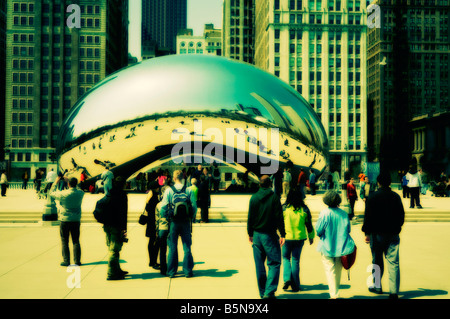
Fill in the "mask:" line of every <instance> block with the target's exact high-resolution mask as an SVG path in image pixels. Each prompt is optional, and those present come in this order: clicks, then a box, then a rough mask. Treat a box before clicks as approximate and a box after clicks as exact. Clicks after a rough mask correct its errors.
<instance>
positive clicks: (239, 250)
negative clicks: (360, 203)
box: [0, 222, 450, 299]
mask: <svg viewBox="0 0 450 319" xmlns="http://www.w3.org/2000/svg"><path fill="white" fill-rule="evenodd" d="M449 233H450V223H431V222H430V223H420V222H411V223H406V224H405V225H404V227H403V230H402V233H401V236H400V238H401V241H400V267H401V285H400V298H403V299H428V298H433V299H435V298H439V299H441V298H442V299H448V298H449V295H448V292H449V290H450V276H449V275H448V270H449V269H450V251H449V249H448V243H449V236H450V235H449ZM352 236H353V238H354V240H355V242H356V245H357V247H358V256H357V259H356V263H355V265H354V266H353V268H352V269H351V271H350V280H348V278H347V272H346V271H344V272H343V274H342V280H341V284H342V285H341V297H343V298H357V299H367V298H370V299H386V298H387V296H388V295H387V294H384V295H374V294H371V293H369V292H368V290H367V284H366V281H367V278H368V277H369V273H368V272H367V267H369V265H370V264H371V256H370V249H369V246H368V245H367V244H365V243H364V235H363V234H362V232H361V225H353V226H352ZM128 237H129V238H130V241H129V243H127V244H125V245H124V248H123V251H122V253H121V265H122V268H123V269H124V270H127V271H129V273H130V276H128V277H127V279H126V280H122V281H107V280H106V271H107V249H106V245H105V235H104V232H103V229H102V228H101V225H99V224H95V223H83V224H82V226H81V248H82V263H83V265H82V266H81V267H80V268H78V270H79V272H78V273H77V270H75V268H71V267H69V268H67V267H61V266H60V265H59V264H60V262H61V245H60V238H59V227H57V226H43V225H39V224H29V225H23V224H2V225H0V298H1V299H18V298H23V299H97V298H98V299H259V295H258V291H257V284H256V275H255V269H254V262H253V257H252V248H251V245H250V243H249V241H248V237H247V232H246V225H245V223H216V224H195V225H194V227H193V246H192V250H193V255H194V262H195V267H194V277H193V278H185V277H184V276H183V275H181V274H180V275H177V277H175V278H173V279H170V278H168V277H162V276H161V275H160V274H159V272H158V271H157V270H154V269H152V268H150V267H148V255H147V243H148V239H147V238H146V237H145V227H144V226H141V225H139V224H136V223H130V224H129V228H128ZM317 242H318V239H316V240H315V242H314V243H313V245H312V246H310V245H309V244H308V243H305V246H304V248H303V252H302V255H301V274H300V277H301V284H302V289H303V290H302V291H300V292H298V293H291V292H285V291H283V290H282V289H281V288H282V284H283V282H282V279H281V278H280V285H279V289H278V291H277V296H278V298H280V299H327V298H328V297H329V295H328V287H327V284H326V280H325V274H324V270H323V266H322V263H321V259H320V254H319V253H318V252H317V251H316V246H317ZM179 248H180V249H179V251H180V252H181V251H182V249H181V244H180V247H179ZM180 260H181V255H180ZM180 269H181V267H180ZM76 274H79V278H80V280H81V282H80V285H79V286H78V287H77V286H76V285H75V286H74V284H73V283H74V282H73V281H72V279H73V278H76V277H75V275H76ZM387 277H388V274H387V272H386V274H385V276H384V277H383V280H382V284H383V288H384V290H385V291H386V292H387V291H388V278H387Z"/></svg>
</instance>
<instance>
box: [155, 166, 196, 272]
mask: <svg viewBox="0 0 450 319" xmlns="http://www.w3.org/2000/svg"><path fill="white" fill-rule="evenodd" d="M173 181H174V183H175V184H174V185H173V186H170V187H168V188H167V189H166V191H165V192H164V195H163V198H162V201H161V209H160V216H161V217H162V218H167V219H168V220H169V237H168V243H169V257H168V260H167V275H168V276H169V277H170V278H174V277H175V275H176V273H177V269H178V237H181V242H182V243H183V251H184V258H183V272H184V275H185V276H186V277H187V278H190V277H192V276H193V268H194V259H193V256H192V250H191V246H192V219H193V217H194V213H195V212H196V211H197V203H196V202H195V198H194V194H193V192H192V191H191V190H189V189H186V187H185V186H184V185H183V182H182V172H181V171H180V170H176V171H175V172H174V173H173Z"/></svg>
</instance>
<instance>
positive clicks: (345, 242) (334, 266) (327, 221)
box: [316, 190, 355, 299]
mask: <svg viewBox="0 0 450 319" xmlns="http://www.w3.org/2000/svg"><path fill="white" fill-rule="evenodd" d="M323 202H324V203H325V204H326V205H327V206H328V208H326V209H324V210H323V211H321V212H320V214H319V219H318V220H317V223H316V233H317V236H319V238H320V242H319V244H318V245H317V251H319V252H320V253H321V254H322V262H323V265H324V268H325V275H326V277H327V281H328V288H329V290H330V297H331V298H332V299H336V298H338V297H339V286H340V282H341V272H342V262H341V256H345V255H348V254H351V253H352V252H353V250H354V249H355V243H354V242H353V239H352V237H351V236H350V221H349V219H348V215H347V213H346V212H345V211H343V210H342V209H340V208H339V204H340V203H341V197H340V196H339V194H338V193H337V192H336V191H334V190H329V191H327V192H326V193H325V196H324V197H323Z"/></svg>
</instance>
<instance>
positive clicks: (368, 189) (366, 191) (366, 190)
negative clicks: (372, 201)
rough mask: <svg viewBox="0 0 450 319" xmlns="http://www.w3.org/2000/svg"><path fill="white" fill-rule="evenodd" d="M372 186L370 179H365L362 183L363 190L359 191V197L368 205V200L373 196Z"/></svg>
mask: <svg viewBox="0 0 450 319" xmlns="http://www.w3.org/2000/svg"><path fill="white" fill-rule="evenodd" d="M372 193H373V191H372V186H371V185H370V181H369V177H368V176H366V177H364V182H362V183H361V189H360V191H359V197H361V199H362V200H363V201H364V203H365V204H367V199H368V198H369V196H370V195H372Z"/></svg>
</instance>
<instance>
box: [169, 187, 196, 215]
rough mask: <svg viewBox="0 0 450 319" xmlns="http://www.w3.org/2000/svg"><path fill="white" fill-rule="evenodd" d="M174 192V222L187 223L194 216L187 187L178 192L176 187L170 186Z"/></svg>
mask: <svg viewBox="0 0 450 319" xmlns="http://www.w3.org/2000/svg"><path fill="white" fill-rule="evenodd" d="M170 188H172V190H173V198H172V210H173V215H172V216H173V220H176V221H187V220H189V219H190V217H191V214H192V203H191V200H190V198H189V197H188V195H187V193H186V186H183V188H182V189H181V190H179V191H178V190H177V189H176V188H175V187H174V186H170Z"/></svg>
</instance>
